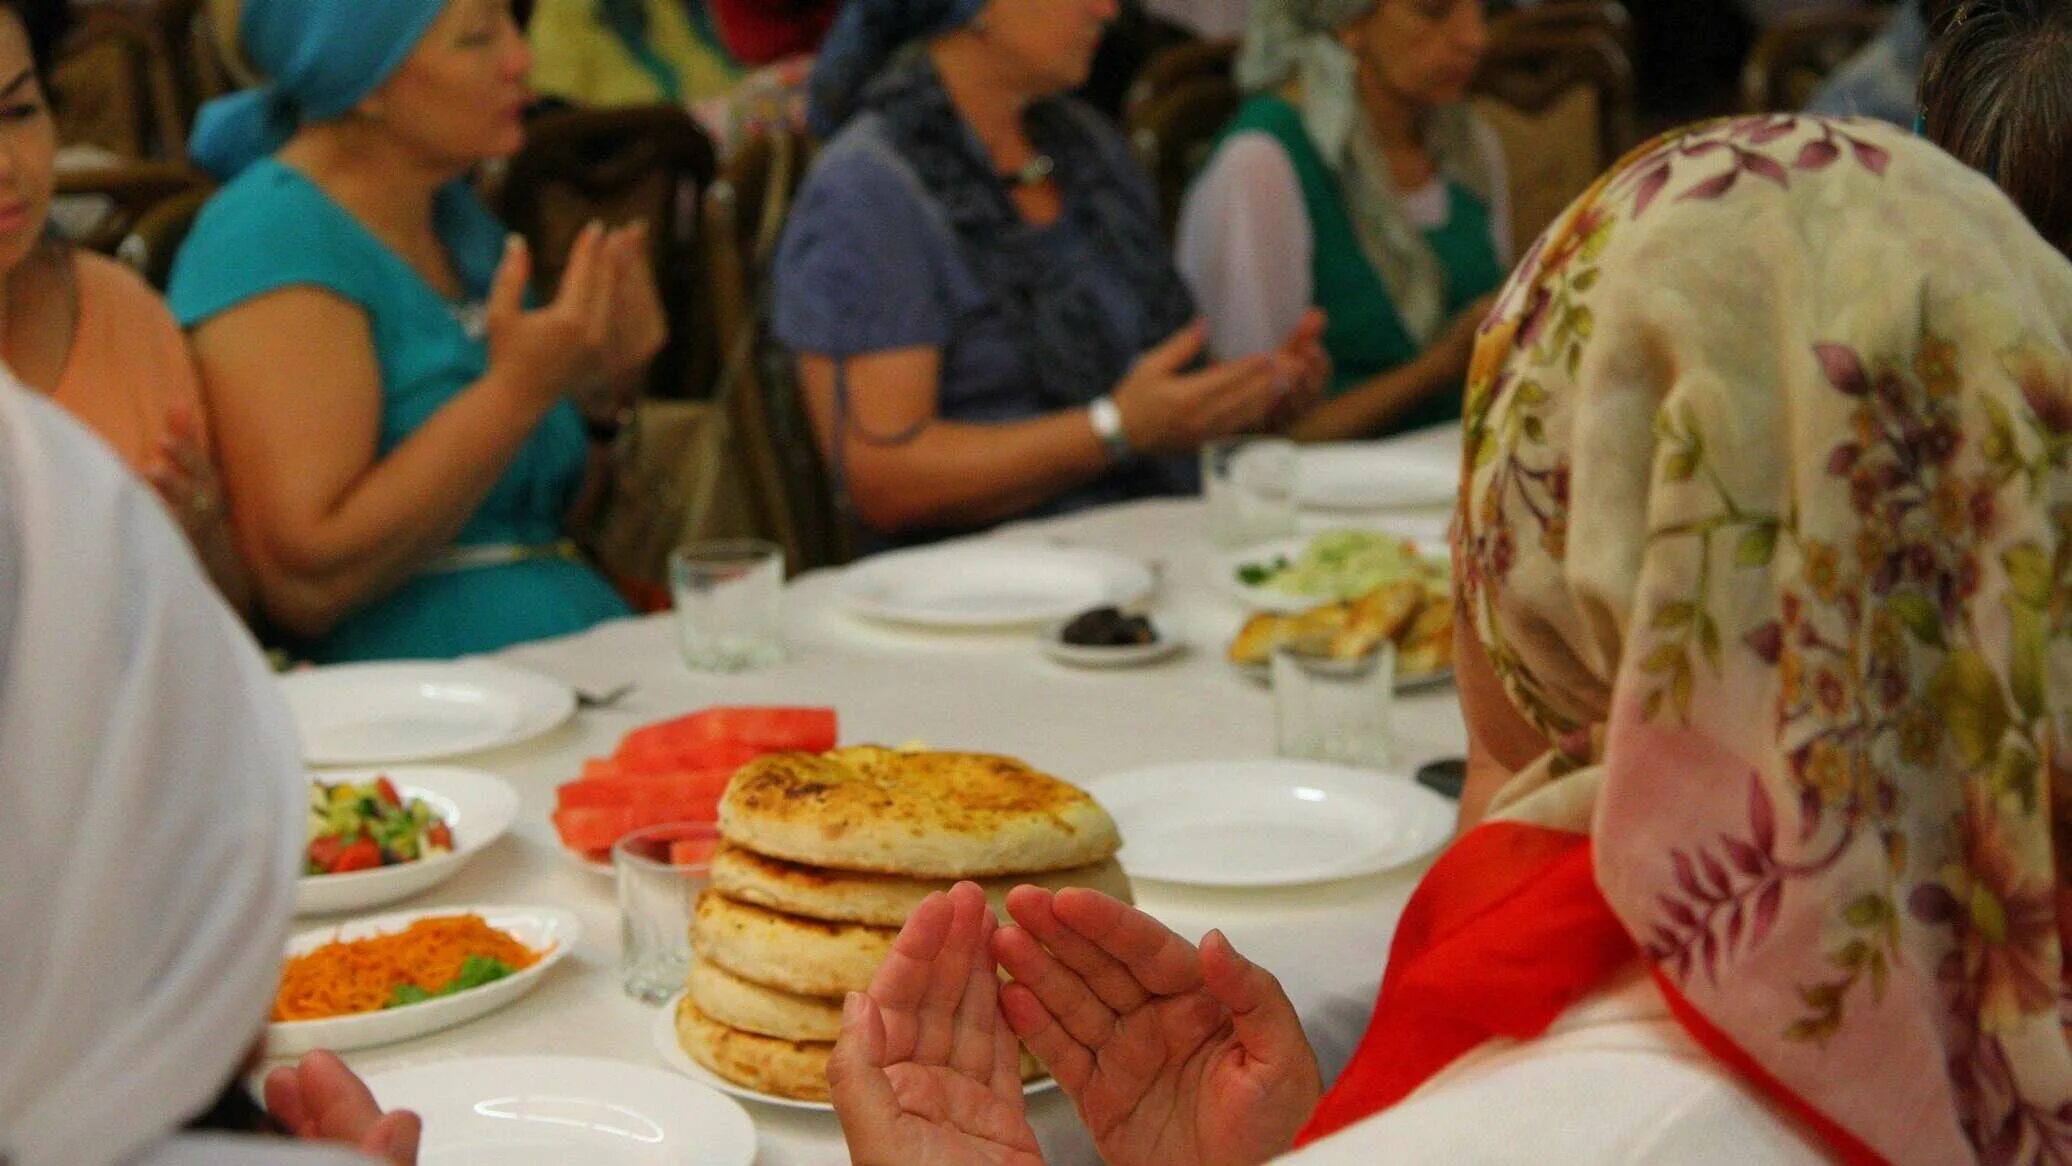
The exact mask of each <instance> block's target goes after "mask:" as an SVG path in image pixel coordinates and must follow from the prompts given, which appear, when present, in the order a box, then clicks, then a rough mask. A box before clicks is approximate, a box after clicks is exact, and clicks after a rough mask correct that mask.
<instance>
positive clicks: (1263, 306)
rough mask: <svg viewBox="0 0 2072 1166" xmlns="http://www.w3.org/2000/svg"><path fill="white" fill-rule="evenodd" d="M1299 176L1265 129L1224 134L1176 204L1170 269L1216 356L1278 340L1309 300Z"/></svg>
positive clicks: (1309, 245) (1308, 243)
mask: <svg viewBox="0 0 2072 1166" xmlns="http://www.w3.org/2000/svg"><path fill="white" fill-rule="evenodd" d="M1314 238H1315V237H1314V235H1313V234H1312V233H1311V231H1310V226H1309V212H1308V210H1307V208H1306V207H1305V206H1304V205H1303V200H1302V182H1301V180H1299V179H1298V178H1296V177H1295V165H1294V163H1292V162H1290V161H1289V160H1288V155H1287V152H1286V151H1284V150H1283V149H1281V145H1280V143H1279V142H1277V141H1275V140H1274V139H1273V137H1272V135H1270V134H1264V133H1251V132H1248V133H1240V134H1233V135H1232V136H1231V137H1230V139H1229V140H1228V141H1225V142H1224V143H1223V145H1222V147H1221V148H1220V149H1218V150H1217V151H1216V156H1215V158H1213V159H1212V160H1211V161H1210V162H1209V165H1208V168H1207V169H1206V170H1204V171H1203V172H1202V175H1201V177H1200V178H1198V179H1196V180H1195V183H1194V188H1193V189H1192V190H1190V191H1189V192H1188V194H1187V202H1186V205H1185V206H1183V207H1182V208H1181V211H1180V229H1179V232H1178V239H1177V241H1176V249H1177V251H1178V256H1177V258H1178V260H1179V266H1180V274H1181V276H1182V277H1183V278H1185V279H1186V281H1187V286H1188V288H1189V289H1190V290H1192V291H1193V292H1194V299H1195V302H1196V303H1197V304H1198V305H1200V307H1201V312H1202V315H1203V316H1205V317H1206V318H1207V319H1208V323H1209V354H1210V355H1211V356H1212V357H1214V358H1215V359H1217V360H1230V359H1232V358H1233V357H1240V356H1250V355H1252V354H1254V353H1258V352H1266V351H1269V350H1271V349H1274V348H1276V347H1278V346H1279V345H1280V343H1281V341H1282V340H1283V339H1284V338H1286V336H1287V335H1288V333H1289V332H1291V331H1293V330H1294V328H1295V325H1296V324H1297V323H1299V322H1301V320H1302V314H1303V313H1304V312H1307V311H1308V310H1309V308H1310V305H1311V304H1312V303H1314V302H1315V283H1314V281H1313V280H1312V279H1311V277H1310V257H1311V252H1312V251H1313V250H1314V248H1315V242H1314Z"/></svg>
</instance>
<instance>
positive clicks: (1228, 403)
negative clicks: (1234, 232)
mask: <svg viewBox="0 0 2072 1166" xmlns="http://www.w3.org/2000/svg"><path fill="white" fill-rule="evenodd" d="M1206 335H1207V333H1206V331H1205V329H1204V327H1203V325H1202V324H1201V322H1200V321H1196V322H1195V323H1192V324H1189V325H1188V326H1187V327H1185V328H1182V329H1180V330H1179V331H1178V332H1175V333H1174V334H1173V335H1172V336H1170V337H1168V338H1167V339H1166V340H1164V341H1163V342H1162V343H1160V344H1159V345H1158V346H1157V347H1155V348H1152V349H1151V350H1149V351H1147V352H1145V353H1144V354H1143V355H1142V356H1140V357H1138V358H1137V361H1136V363H1135V364H1134V365H1132V366H1131V367H1130V371H1129V374H1128V375H1127V376H1125V377H1124V378H1123V379H1122V383H1120V384H1118V385H1117V386H1116V387H1115V393H1114V397H1115V406H1116V408H1117V409H1118V410H1119V411H1120V412H1121V413H1122V427H1123V433H1124V435H1125V436H1126V437H1128V438H1129V443H1130V447H1131V448H1133V449H1135V450H1136V451H1137V452H1139V453H1147V454H1171V453H1186V452H1190V451H1192V450H1194V449H1197V448H1199V447H1200V446H1201V444H1202V443H1203V442H1205V441H1209V440H1212V439H1214V438H1218V437H1230V436H1235V435H1237V434H1241V433H1254V432H1258V431H1260V430H1261V429H1264V428H1265V427H1266V426H1267V423H1268V422H1269V420H1270V419H1271V418H1272V417H1273V415H1274V412H1275V410H1276V408H1277V407H1278V406H1279V404H1280V403H1281V401H1282V400H1283V399H1285V398H1286V396H1287V394H1288V386H1289V384H1290V381H1291V378H1292V377H1293V375H1294V373H1293V371H1292V369H1291V367H1290V362H1289V360H1288V358H1287V357H1285V356H1283V355H1282V354H1280V353H1278V352H1274V353H1260V354H1259V355H1256V356H1247V357H1242V358H1240V359H1238V360H1230V361H1225V362H1223V363H1221V364H1212V365H1209V366H1207V367H1206V368H1202V369H1199V370H1197V371H1193V372H1189V371H1186V370H1187V369H1188V368H1190V367H1191V366H1192V365H1193V364H1194V362H1195V360H1196V358H1197V357H1199V356H1200V355H1201V353H1202V348H1203V345H1204V344H1205V343H1206Z"/></svg>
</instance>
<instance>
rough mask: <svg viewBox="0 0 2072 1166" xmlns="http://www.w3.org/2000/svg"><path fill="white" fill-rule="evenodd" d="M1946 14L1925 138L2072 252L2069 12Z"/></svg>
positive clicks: (2050, 4) (2058, 7)
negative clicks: (1988, 181)
mask: <svg viewBox="0 0 2072 1166" xmlns="http://www.w3.org/2000/svg"><path fill="white" fill-rule="evenodd" d="M1941 9H1942V11H1941V12H1940V13H1939V14H1938V20H1937V23H1935V24H1933V25H1931V27H1932V28H1933V29H1935V37H1934V46H1935V47H1934V49H1933V50H1932V52H1931V53H1930V56H1929V61H1928V66H1927V74H1926V77H1925V78H1924V80H1923V81H1922V86H1921V104H1922V109H1923V112H1922V127H1923V129H1922V132H1924V133H1925V134H1927V135H1928V138H1929V140H1930V141H1933V142H1934V143H1935V144H1936V145H1938V146H1941V147H1942V148H1943V149H1945V150H1948V151H1949V152H1950V153H1951V154H1954V155H1955V156H1956V157H1957V158H1958V159H1959V160H1960V161H1963V162H1966V163H1969V164H1970V165H1971V166H1972V167H1973V168H1974V169H1977V170H1979V171H1981V172H1983V173H1984V174H1985V175H1986V176H1987V177H1988V178H1991V179H1992V180H1993V181H1994V182H1996V183H1999V184H2000V188H2001V189H2002V190H2005V191H2006V192H2007V194H2008V197H2010V198H2012V199H2014V203H2015V205H2016V206H2018V207H2021V208H2022V213H2024V214H2026V215H2028V216H2029V221H2030V222H2031V223H2033V224H2035V227H2036V229H2037V230H2038V231H2040V232H2042V234H2043V237H2044V238H2046V239H2048V240H2050V241H2051V243H2052V244H2053V245H2055V246H2056V247H2057V249H2058V250H2060V251H2063V252H2065V253H2066V254H2067V255H2072V5H2067V4H2064V3H2061V2H2059V0H1973V2H1970V3H1966V2H1965V0H1946V2H1945V3H1943V4H1942V5H1941Z"/></svg>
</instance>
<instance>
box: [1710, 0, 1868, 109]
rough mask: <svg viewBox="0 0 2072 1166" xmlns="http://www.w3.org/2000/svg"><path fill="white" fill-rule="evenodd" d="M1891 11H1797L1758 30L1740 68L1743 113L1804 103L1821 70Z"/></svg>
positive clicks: (1823, 75) (1846, 54)
mask: <svg viewBox="0 0 2072 1166" xmlns="http://www.w3.org/2000/svg"><path fill="white" fill-rule="evenodd" d="M1890 19H1891V14H1890V13H1889V12H1886V11H1881V10H1879V9H1875V8H1869V9H1858V8H1847V9H1839V10H1836V11H1833V12H1808V13H1800V14H1798V15H1795V16H1793V17H1791V18H1790V19H1787V20H1782V21H1779V22H1778V23H1777V24H1775V25H1773V26H1771V27H1770V28H1768V29H1766V30H1764V32H1763V34H1762V36H1761V37H1760V38H1758V39H1757V40H1756V42H1755V47H1754V48H1752V49H1750V50H1749V53H1748V64H1747V65H1745V66H1744V67H1743V68H1742V70H1741V108H1742V109H1743V110H1744V111H1746V112H1748V113H1787V112H1794V111H1797V110H1801V109H1804V108H1805V107H1806V103H1807V102H1808V101H1811V100H1812V99H1813V93H1814V91H1815V90H1817V89H1819V88H1820V83H1821V82H1822V81H1825V80H1826V79H1827V75H1828V74H1829V73H1832V72H1834V71H1835V69H1836V68H1837V67H1838V66H1840V65H1841V64H1842V62H1844V61H1846V60H1848V59H1849V58H1850V57H1851V56H1853V55H1855V53H1856V51H1857V50H1858V49H1860V48H1862V47H1863V46H1864V45H1865V44H1866V43H1868V42H1869V41H1870V39H1871V38H1872V37H1874V36H1876V35H1878V33H1879V32H1880V31H1881V30H1883V29H1884V27H1885V22H1886V21H1888V20H1890Z"/></svg>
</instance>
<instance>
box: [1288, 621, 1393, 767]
mask: <svg viewBox="0 0 2072 1166" xmlns="http://www.w3.org/2000/svg"><path fill="white" fill-rule="evenodd" d="M1395 702H1396V646H1395V645H1394V644H1392V643H1387V642H1383V643H1382V644H1381V645H1380V646H1378V647H1377V648H1375V649H1374V650H1373V651H1371V652H1369V653H1367V654H1366V655H1364V656H1359V657H1355V658H1353V659H1349V660H1340V659H1332V658H1331V657H1329V656H1327V655H1324V654H1322V653H1320V652H1319V651H1318V650H1317V646H1316V645H1314V644H1306V643H1304V642H1301V641H1297V642H1295V643H1291V644H1284V645H1282V646H1281V647H1280V648H1279V649H1277V650H1276V651H1275V652H1274V654H1273V716H1274V746H1275V752H1277V753H1278V754H1279V755H1280V756H1282V757H1290V758H1296V759H1299V760H1303V761H1328V762H1332V763H1334V764H1338V765H1351V766H1356V767H1359V768H1363V769H1380V768H1384V767H1386V766H1387V765H1388V764H1389V762H1390V760H1391V759H1392V757H1393V755H1394V753H1395V731H1394V724H1393V721H1392V716H1391V714H1392V712H1393V710H1394V707H1395Z"/></svg>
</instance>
